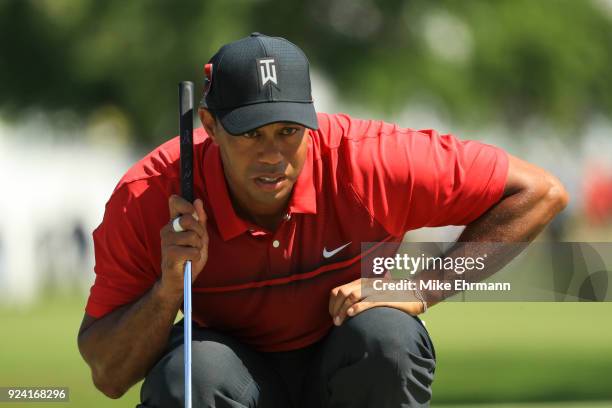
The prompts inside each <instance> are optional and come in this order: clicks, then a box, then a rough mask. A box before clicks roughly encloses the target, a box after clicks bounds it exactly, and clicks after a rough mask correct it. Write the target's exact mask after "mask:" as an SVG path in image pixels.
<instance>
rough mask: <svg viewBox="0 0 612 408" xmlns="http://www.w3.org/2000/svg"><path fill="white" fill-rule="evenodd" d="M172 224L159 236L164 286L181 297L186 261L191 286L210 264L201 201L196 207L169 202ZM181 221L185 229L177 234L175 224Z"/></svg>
mask: <svg viewBox="0 0 612 408" xmlns="http://www.w3.org/2000/svg"><path fill="white" fill-rule="evenodd" d="M168 206H169V209H170V221H169V222H168V224H166V225H165V226H164V227H163V228H162V229H161V232H160V236H161V258H162V261H161V271H162V276H161V282H160V284H161V286H162V288H163V289H164V290H165V291H167V293H171V294H174V295H176V296H180V295H182V293H183V273H184V272H183V269H184V264H185V262H186V261H191V274H192V282H193V281H195V279H196V278H197V277H198V275H199V273H200V272H201V271H202V269H203V268H204V265H206V261H207V260H208V231H207V230H206V212H205V211H204V204H203V202H202V200H201V199H199V198H198V199H197V200H195V202H194V203H193V204H191V203H190V202H188V201H186V200H185V199H183V198H182V197H180V196H178V195H172V196H170V198H169V200H168ZM176 217H180V220H179V223H180V225H181V227H182V228H183V229H184V231H182V232H175V231H174V228H173V226H172V221H173V220H174V219H175V218H176Z"/></svg>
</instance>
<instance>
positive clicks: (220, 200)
mask: <svg viewBox="0 0 612 408" xmlns="http://www.w3.org/2000/svg"><path fill="white" fill-rule="evenodd" d="M306 136H307V137H308V152H307V155H306V161H305V162H304V166H303V167H302V171H301V173H300V175H299V176H298V179H297V181H296V183H295V185H294V186H293V192H292V195H291V198H290V200H289V206H288V208H289V213H290V214H291V213H302V214H315V213H316V212H317V202H316V192H315V186H314V179H313V144H312V138H311V136H310V131H308V133H307V135H306ZM203 172H204V174H203V177H204V182H205V184H206V190H207V192H208V201H209V202H210V206H211V208H212V213H213V214H212V215H213V217H214V220H215V222H216V224H217V227H218V228H219V233H220V234H221V237H222V238H223V240H224V241H227V240H230V239H232V238H235V237H237V236H238V235H240V234H243V233H245V232H246V231H248V229H249V224H248V222H247V221H246V220H244V219H242V218H240V217H239V216H238V215H237V214H236V212H235V211H234V207H233V205H232V202H231V199H230V195H229V190H228V187H227V182H226V180H225V173H224V172H223V163H222V161H221V153H220V151H219V146H217V145H216V144H214V143H211V145H210V147H209V148H208V149H207V151H206V153H205V154H204V165H203Z"/></svg>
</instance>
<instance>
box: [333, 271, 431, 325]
mask: <svg viewBox="0 0 612 408" xmlns="http://www.w3.org/2000/svg"><path fill="white" fill-rule="evenodd" d="M361 287H362V282H361V278H360V279H357V280H354V281H352V282H349V283H347V284H344V285H341V286H338V287H336V288H334V289H332V290H331V293H330V296H329V314H330V315H331V317H332V319H334V324H335V325H336V326H340V325H341V324H342V323H343V322H344V320H345V319H346V318H347V317H353V316H357V315H358V314H359V313H361V312H363V311H364V310H368V309H370V308H373V307H380V306H386V307H393V308H395V309H399V310H401V311H403V312H405V313H408V314H410V315H413V316H417V315H419V314H421V313H423V303H422V302H388V301H377V300H374V299H372V298H370V297H364V296H362V293H361Z"/></svg>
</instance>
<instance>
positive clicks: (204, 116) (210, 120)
mask: <svg viewBox="0 0 612 408" xmlns="http://www.w3.org/2000/svg"><path fill="white" fill-rule="evenodd" d="M198 115H199V116H200V121H201V122H202V125H203V126H204V130H206V133H208V136H210V138H211V139H212V140H213V142H215V144H217V135H216V134H215V130H216V129H217V118H215V116H214V115H213V114H212V113H210V111H209V110H208V109H206V108H198Z"/></svg>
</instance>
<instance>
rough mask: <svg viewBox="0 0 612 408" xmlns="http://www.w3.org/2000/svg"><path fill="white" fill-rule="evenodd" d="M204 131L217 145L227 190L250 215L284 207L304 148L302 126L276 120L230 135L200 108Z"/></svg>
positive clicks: (304, 154)
mask: <svg viewBox="0 0 612 408" xmlns="http://www.w3.org/2000/svg"><path fill="white" fill-rule="evenodd" d="M200 117H201V119H202V123H204V125H205V128H206V131H207V132H208V134H209V135H210V136H211V137H212V138H213V140H214V141H215V143H217V144H218V145H219V150H220V152H221V158H222V161H223V168H224V172H225V176H226V179H227V181H228V184H229V188H230V191H231V193H232V195H233V196H234V198H236V199H237V200H238V203H239V204H240V205H241V206H242V207H243V208H244V209H245V210H247V211H249V212H252V213H254V214H268V215H272V214H275V213H277V212H279V211H281V210H282V209H284V206H285V204H286V203H287V200H288V199H289V196H290V194H291V190H292V188H293V185H294V184H295V182H296V181H297V178H298V176H299V174H300V172H301V171H302V167H303V166H304V161H305V160H306V154H307V151H308V138H307V137H305V130H306V129H305V128H304V126H301V125H297V124H294V123H284V122H277V123H272V124H269V125H266V126H262V127H260V128H258V129H255V130H253V131H251V132H248V133H245V134H242V135H238V136H234V135H231V134H229V133H227V132H226V131H225V129H224V128H223V126H222V125H221V123H220V121H218V120H215V119H214V118H213V117H212V115H210V113H209V112H208V111H205V110H203V109H202V110H200Z"/></svg>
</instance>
